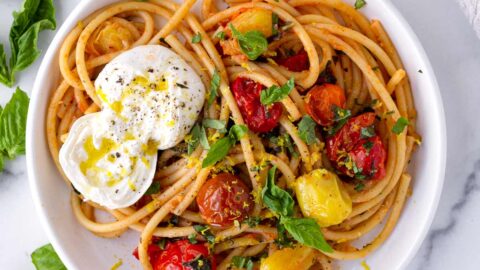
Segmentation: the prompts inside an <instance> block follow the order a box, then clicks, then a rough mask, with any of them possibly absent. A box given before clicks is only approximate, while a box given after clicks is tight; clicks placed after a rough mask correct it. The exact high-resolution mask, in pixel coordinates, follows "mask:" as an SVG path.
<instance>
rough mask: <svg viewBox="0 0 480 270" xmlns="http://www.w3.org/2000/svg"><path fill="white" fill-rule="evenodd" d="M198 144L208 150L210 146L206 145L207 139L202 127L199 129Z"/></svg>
mask: <svg viewBox="0 0 480 270" xmlns="http://www.w3.org/2000/svg"><path fill="white" fill-rule="evenodd" d="M200 144H201V145H202V147H203V149H205V150H208V149H210V144H209V143H208V139H207V132H206V131H205V128H204V127H203V126H201V127H200Z"/></svg>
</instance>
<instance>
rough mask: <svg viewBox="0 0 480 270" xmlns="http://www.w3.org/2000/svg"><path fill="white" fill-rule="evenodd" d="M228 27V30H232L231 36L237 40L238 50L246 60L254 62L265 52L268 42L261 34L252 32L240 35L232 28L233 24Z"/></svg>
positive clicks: (255, 31)
mask: <svg viewBox="0 0 480 270" xmlns="http://www.w3.org/2000/svg"><path fill="white" fill-rule="evenodd" d="M229 27H230V30H232V34H233V36H234V37H235V38H236V39H237V42H238V45H239V46H240V49H241V50H242V52H243V53H244V54H245V55H246V56H247V57H248V59H250V60H256V59H257V58H258V57H259V56H260V55H262V54H263V53H264V52H266V51H267V49H268V41H267V39H266V38H265V36H264V35H263V34H262V32H260V31H258V30H253V31H247V32H246V33H244V34H242V33H241V32H240V31H238V30H237V29H236V28H235V27H234V26H233V24H231V23H230V24H229Z"/></svg>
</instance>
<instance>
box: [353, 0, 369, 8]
mask: <svg viewBox="0 0 480 270" xmlns="http://www.w3.org/2000/svg"><path fill="white" fill-rule="evenodd" d="M366 4H367V1H365V0H356V1H355V9H361V8H362V7H364V6H365V5H366Z"/></svg>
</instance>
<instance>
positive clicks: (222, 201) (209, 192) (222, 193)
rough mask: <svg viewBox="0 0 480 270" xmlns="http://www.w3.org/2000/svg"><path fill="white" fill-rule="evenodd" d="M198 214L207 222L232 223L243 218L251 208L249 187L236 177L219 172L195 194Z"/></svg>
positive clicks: (221, 224)
mask: <svg viewBox="0 0 480 270" xmlns="http://www.w3.org/2000/svg"><path fill="white" fill-rule="evenodd" d="M197 204H198V208H199V209H200V214H201V215H202V217H203V219H205V220H206V221H207V222H208V223H209V224H211V225H216V226H227V225H232V224H233V222H234V221H235V220H238V221H240V222H241V221H242V220H243V219H245V218H246V217H247V216H248V214H249V212H250V211H251V210H252V208H253V198H252V196H251V195H250V189H249V188H248V187H247V186H246V185H245V184H244V183H243V182H242V181H241V180H240V179H238V178H237V177H235V176H234V175H232V174H229V173H221V174H219V175H217V176H215V177H214V178H212V179H210V180H208V181H207V182H206V183H205V184H204V185H203V186H202V188H201V189H200V191H199V192H198V196H197Z"/></svg>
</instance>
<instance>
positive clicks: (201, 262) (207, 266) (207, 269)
mask: <svg viewBox="0 0 480 270" xmlns="http://www.w3.org/2000/svg"><path fill="white" fill-rule="evenodd" d="M182 265H183V266H185V267H186V268H189V269H195V270H211V269H212V263H211V262H210V260H209V259H208V258H205V256H203V255H202V254H201V255H198V256H197V257H196V258H195V259H193V260H191V261H189V262H184V263H182Z"/></svg>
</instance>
